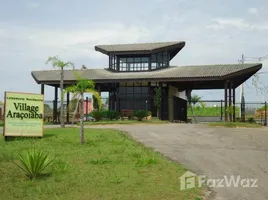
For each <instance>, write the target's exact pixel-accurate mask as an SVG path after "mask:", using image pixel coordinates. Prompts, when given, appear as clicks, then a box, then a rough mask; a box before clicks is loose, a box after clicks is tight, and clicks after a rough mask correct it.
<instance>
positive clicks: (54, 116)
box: [44, 98, 109, 123]
mask: <svg viewBox="0 0 268 200" xmlns="http://www.w3.org/2000/svg"><path fill="white" fill-rule="evenodd" d="M108 100H109V99H108V98H102V108H103V109H107V110H108V109H109V101H108ZM84 102H85V103H84V113H85V114H86V113H90V112H91V111H92V110H93V99H87V100H86V99H85V101H84ZM54 103H55V101H44V118H45V121H47V122H56V123H57V122H60V110H61V102H60V101H57V103H55V105H56V112H55V113H54V110H53V107H54V106H53V105H54ZM87 103H88V104H87ZM86 105H89V106H86ZM75 108H76V102H75V101H70V102H69V109H67V101H64V102H63V110H64V120H65V122H68V121H71V120H72V119H73V117H74V116H73V114H74V111H75ZM68 112H69V119H68ZM81 112H82V111H81V110H79V108H78V113H77V116H75V117H74V119H75V120H78V118H79V113H81Z"/></svg>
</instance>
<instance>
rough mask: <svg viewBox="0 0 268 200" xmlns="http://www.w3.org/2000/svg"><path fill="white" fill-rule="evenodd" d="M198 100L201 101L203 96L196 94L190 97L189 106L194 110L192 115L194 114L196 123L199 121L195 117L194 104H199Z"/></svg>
mask: <svg viewBox="0 0 268 200" xmlns="http://www.w3.org/2000/svg"><path fill="white" fill-rule="evenodd" d="M198 102H201V97H200V96H198V95H196V94H194V95H192V96H191V97H190V99H189V106H190V108H191V111H192V115H193V118H194V121H195V123H196V122H197V120H196V118H195V114H194V106H195V104H197V103H198Z"/></svg>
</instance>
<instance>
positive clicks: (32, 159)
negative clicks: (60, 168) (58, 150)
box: [13, 149, 54, 179]
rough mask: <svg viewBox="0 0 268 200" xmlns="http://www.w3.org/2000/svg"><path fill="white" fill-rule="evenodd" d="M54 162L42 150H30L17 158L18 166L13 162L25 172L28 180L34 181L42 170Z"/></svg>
mask: <svg viewBox="0 0 268 200" xmlns="http://www.w3.org/2000/svg"><path fill="white" fill-rule="evenodd" d="M53 160H54V158H53V159H51V158H50V157H49V154H48V153H45V152H44V151H42V150H37V149H30V150H28V151H27V152H26V153H23V154H21V155H20V156H19V162H20V163H19V164H17V163H16V162H13V163H14V164H15V165H16V166H18V167H19V168H20V169H21V170H22V171H24V172H25V174H26V176H27V177H28V178H29V179H34V178H36V177H37V176H38V175H41V173H42V172H43V170H44V169H45V168H46V167H47V166H48V165H50V164H51V163H52V161H53Z"/></svg>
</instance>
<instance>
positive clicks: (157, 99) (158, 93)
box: [154, 87, 162, 118]
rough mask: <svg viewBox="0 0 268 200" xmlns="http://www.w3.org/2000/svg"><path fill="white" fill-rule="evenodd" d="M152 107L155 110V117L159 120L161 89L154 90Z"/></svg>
mask: <svg viewBox="0 0 268 200" xmlns="http://www.w3.org/2000/svg"><path fill="white" fill-rule="evenodd" d="M154 92H155V95H154V106H155V107H156V109H157V117H158V118H159V110H160V107H161V102H162V89H161V87H156V88H154Z"/></svg>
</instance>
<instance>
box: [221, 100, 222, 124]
mask: <svg viewBox="0 0 268 200" xmlns="http://www.w3.org/2000/svg"><path fill="white" fill-rule="evenodd" d="M221 121H222V100H221Z"/></svg>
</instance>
